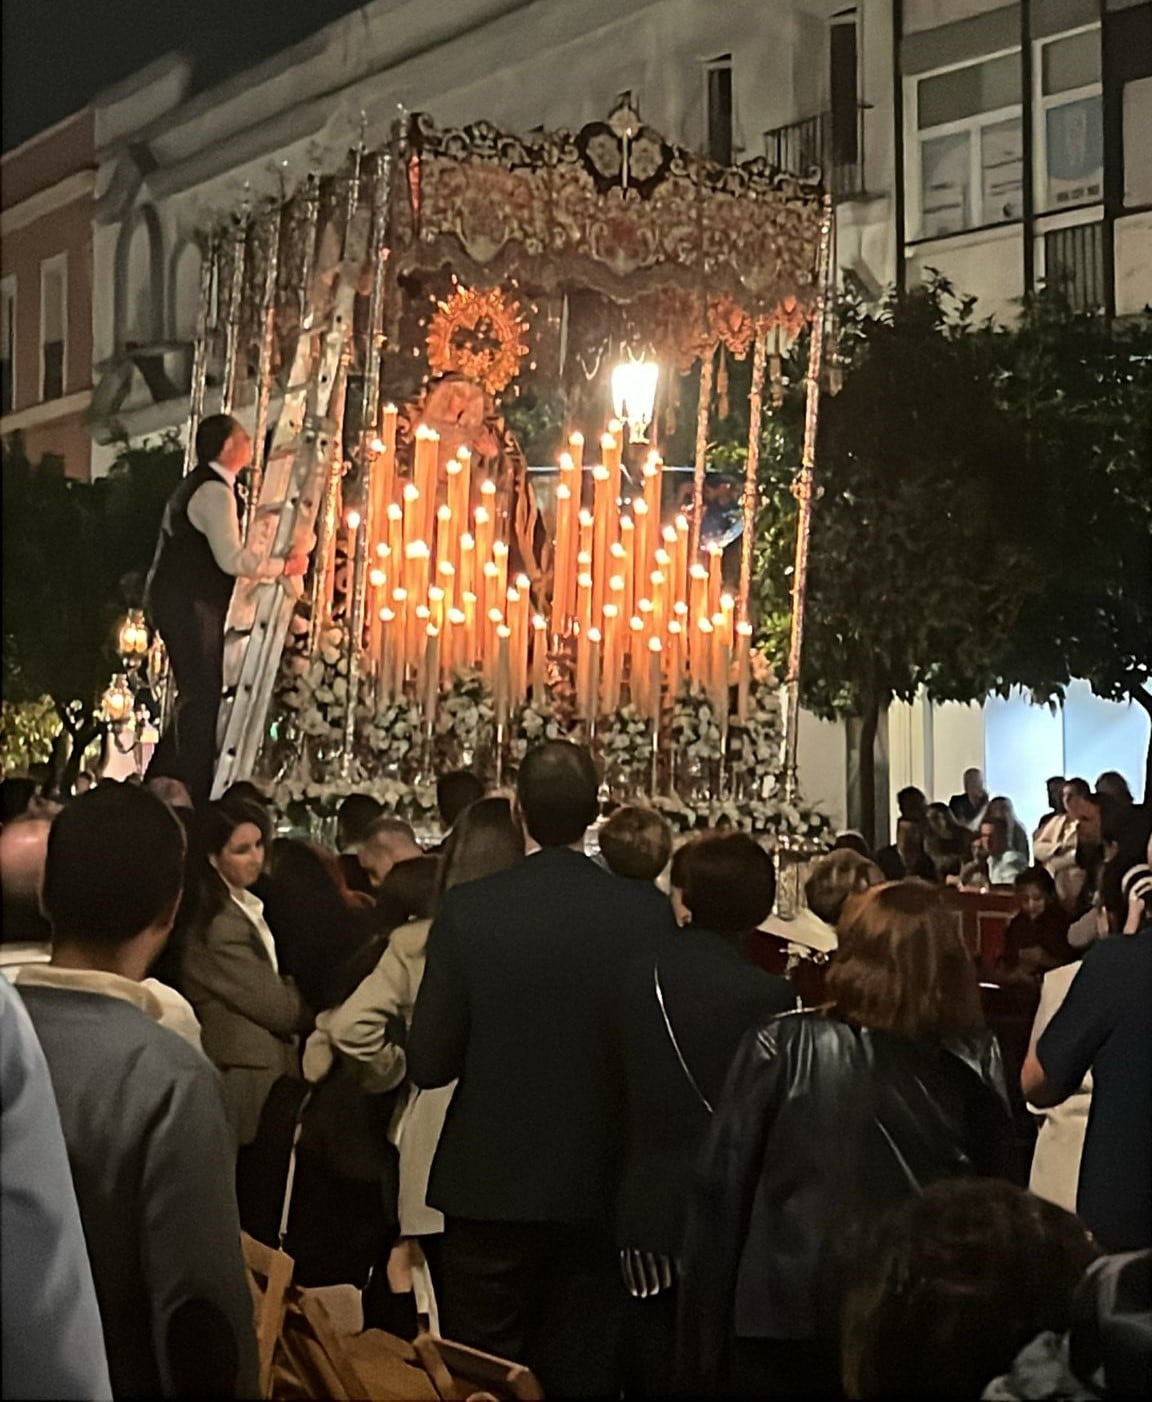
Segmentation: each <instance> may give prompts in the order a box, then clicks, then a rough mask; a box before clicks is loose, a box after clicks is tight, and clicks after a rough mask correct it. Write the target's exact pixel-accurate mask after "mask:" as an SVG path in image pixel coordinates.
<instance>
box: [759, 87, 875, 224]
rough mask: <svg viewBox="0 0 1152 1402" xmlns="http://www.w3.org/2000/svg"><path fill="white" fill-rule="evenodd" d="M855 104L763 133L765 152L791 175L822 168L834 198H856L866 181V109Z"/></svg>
mask: <svg viewBox="0 0 1152 1402" xmlns="http://www.w3.org/2000/svg"><path fill="white" fill-rule="evenodd" d="M866 106H867V104H865V103H858V104H857V106H856V107H855V108H847V109H844V110H841V109H839V108H837V109H835V110H833V111H830V112H821V113H819V114H818V115H817V116H815V117H806V118H805V119H804V121H802V122H792V123H790V124H789V125H788V126H786V127H774V128H773V129H772V130H771V131H766V132H765V133H764V155H765V156H766V157H767V158H768V160H769V161H771V162H772V164H773V165H774V166H777V167H778V168H779V169H780V170H786V171H788V172H790V173H791V174H792V175H809V174H811V173H812V171H813V170H818V171H820V173H821V175H822V176H823V178H824V184H825V186H826V187H827V189H828V191H829V193H830V194H831V195H832V198H833V199H834V200H848V199H856V198H859V197H860V196H861V195H863V194H865V193H866V187H865V184H864V112H865V110H866Z"/></svg>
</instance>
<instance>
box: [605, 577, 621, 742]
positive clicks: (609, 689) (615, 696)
mask: <svg viewBox="0 0 1152 1402" xmlns="http://www.w3.org/2000/svg"><path fill="white" fill-rule="evenodd" d="M621 660H622V659H621V639H620V606H619V604H617V603H608V604H605V605H604V685H603V688H602V692H603V697H604V703H603V709H604V713H605V714H606V715H607V714H610V713H611V712H612V711H614V710H616V708H617V707H618V706H619V705H620V666H621Z"/></svg>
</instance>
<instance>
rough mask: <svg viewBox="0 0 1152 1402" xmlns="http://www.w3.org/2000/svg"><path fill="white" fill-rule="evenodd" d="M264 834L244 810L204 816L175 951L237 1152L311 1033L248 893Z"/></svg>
mask: <svg viewBox="0 0 1152 1402" xmlns="http://www.w3.org/2000/svg"><path fill="white" fill-rule="evenodd" d="M265 824H266V819H265V816H264V814H263V812H262V811H261V810H260V809H259V808H255V807H252V806H251V805H248V804H237V805H236V806H235V807H232V806H230V805H228V804H224V803H212V804H209V805H208V806H207V808H206V809H205V812H204V818H203V823H202V838H203V864H202V866H201V870H200V886H201V891H200V901H199V906H198V909H197V912H196V923H195V925H194V926H193V927H192V929H191V930H189V932H188V941H187V944H186V947H185V950H184V988H185V991H186V993H187V995H188V997H189V999H190V1000H191V1002H192V1005H193V1007H194V1008H195V1009H196V1013H197V1016H198V1017H199V1018H200V1022H201V1025H202V1027H203V1029H204V1050H205V1052H207V1054H208V1056H209V1057H210V1058H211V1060H212V1061H213V1062H214V1063H215V1064H216V1066H217V1067H218V1068H219V1070H220V1075H221V1084H222V1088H223V1093H224V1107H225V1110H226V1111H227V1114H228V1121H229V1124H230V1125H231V1126H232V1131H233V1134H234V1135H235V1138H236V1143H237V1145H238V1146H239V1147H240V1148H243V1147H244V1146H246V1145H248V1144H251V1143H252V1141H253V1140H254V1139H255V1138H256V1130H257V1127H258V1125H259V1123H260V1113H261V1111H262V1109H263V1108H264V1102H265V1101H266V1100H267V1098H268V1093H269V1092H270V1091H271V1089H272V1087H273V1085H274V1084H275V1083H276V1081H277V1080H278V1079H279V1078H280V1077H281V1076H294V1077H298V1076H299V1074H300V1066H299V1056H298V1053H297V1046H296V1037H297V1034H298V1033H300V1032H303V1031H306V1030H307V1029H308V1028H309V1027H310V1026H311V1025H312V1014H311V1012H310V1011H309V1009H308V1007H307V1005H306V1004H305V1002H304V1000H303V998H302V997H301V996H300V993H299V991H298V990H297V988H296V985H295V984H294V983H293V982H292V981H291V980H289V979H286V978H284V977H283V976H282V975H281V973H280V964H279V956H278V954H277V951H276V942H275V940H274V938H273V936H272V932H271V930H270V929H269V928H268V922H267V921H266V920H265V918H264V907H263V904H262V902H261V901H260V900H259V898H258V897H256V896H254V895H253V894H252V892H251V889H250V888H251V887H252V885H253V884H254V883H255V881H256V879H257V878H258V877H259V876H260V874H261V872H262V871H263V869H264V843H265V835H266V831H267V829H266V826H265ZM242 1206H245V1204H242Z"/></svg>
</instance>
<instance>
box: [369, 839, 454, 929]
mask: <svg viewBox="0 0 1152 1402" xmlns="http://www.w3.org/2000/svg"><path fill="white" fill-rule="evenodd" d="M439 884H440V858H439V857H434V856H432V855H430V854H424V855H422V856H419V857H409V858H408V859H407V860H406V861H403V862H397V863H396V864H395V865H394V866H393V868H392V870H391V871H390V872H389V873H388V875H387V876H386V877H385V878H384V880H383V882H382V883H381V885H380V889H379V891H377V893H376V905H377V908H378V909H379V911H380V912H381V914H382V916H383V917H384V919H385V921H386V922H388V921H390V922H391V923H392V924H394V925H403V924H405V923H406V922H407V921H409V920H427V919H429V918H430V917H431V915H432V913H433V911H434V910H435V908H436V892H437V890H438V888H439Z"/></svg>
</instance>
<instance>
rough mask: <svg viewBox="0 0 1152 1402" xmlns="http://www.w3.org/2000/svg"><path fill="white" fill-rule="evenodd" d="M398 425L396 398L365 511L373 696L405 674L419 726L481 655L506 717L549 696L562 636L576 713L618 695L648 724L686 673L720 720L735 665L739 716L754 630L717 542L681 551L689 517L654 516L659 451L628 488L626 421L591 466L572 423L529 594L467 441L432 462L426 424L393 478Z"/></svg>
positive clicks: (592, 710)
mask: <svg viewBox="0 0 1152 1402" xmlns="http://www.w3.org/2000/svg"><path fill="white" fill-rule="evenodd" d="M396 426H397V413H396V409H395V408H394V407H393V406H391V405H386V406H385V407H384V409H383V411H382V415H381V424H380V433H379V436H378V438H377V439H376V441H375V443H374V445H373V447H374V450H375V451H374V461H373V467H372V478H371V484H370V492H369V496H368V501H367V504H366V507H365V510H366V512H367V520H366V521H365V523H364V524H365V525H366V527H367V538H368V541H369V542H370V550H371V553H370V558H369V575H368V581H367V582H368V587H369V596H368V597H369V610H368V618H369V633H368V645H369V653H370V659H371V668H372V671H373V674H374V676H375V678H376V690H377V701H378V704H383V703H384V702H386V701H387V700H389V699H393V698H395V697H397V696H399V695H401V694H404V693H405V692H406V691H407V690H408V689H409V687H410V686H411V685H412V684H413V683H414V684H415V687H416V695H417V697H418V699H419V701H420V703H421V705H422V707H423V709H424V715H425V717H426V719H427V720H428V721H429V722H430V721H431V718H432V717H433V716H434V715H435V713H436V709H437V706H438V704H439V698H440V694H441V692H442V690H443V688H444V686H445V685H446V684H447V683H448V682H449V681H450V679H451V677H452V675H453V673H454V672H455V671H457V670H462V669H465V668H469V667H472V666H474V665H476V664H479V665H480V667H481V668H482V670H483V673H484V676H485V679H486V681H487V682H488V684H489V686H490V687H491V690H492V693H493V698H494V705H495V710H496V720H497V722H498V723H501V722H506V721H507V719H508V716H509V714H510V713H511V711H512V710H513V709H514V708H515V707H517V706H518V705H520V704H522V703H524V702H525V701H527V700H528V698H529V696H531V698H532V699H533V701H534V702H535V703H537V704H543V703H544V702H545V701H546V699H547V690H548V658H549V653H550V651H552V650H553V649H554V648H556V647H557V645H558V644H559V643H561V642H562V641H563V640H565V639H570V640H571V644H574V648H575V678H574V681H575V690H576V704H577V709H578V711H579V713H580V714H581V715H582V716H584V717H585V719H586V720H588V721H589V722H591V723H595V721H596V719H597V718H598V717H599V716H601V715H605V714H608V713H610V712H612V711H614V710H616V709H617V708H618V707H619V706H620V705H621V703H622V702H623V701H625V700H628V701H630V702H631V703H632V704H633V705H634V706H635V707H636V708H637V709H638V710H639V711H640V712H641V713H642V714H644V715H645V716H648V717H649V718H650V719H652V721H653V722H654V723H655V724H657V725H658V724H659V720H660V713H661V709H662V707H663V706H664V704H665V703H666V699H667V696H668V695H669V694H672V693H675V692H676V691H678V690H680V689H681V688H682V687H683V686H684V685H685V684H686V683H687V684H690V685H691V686H693V687H694V688H696V689H698V690H702V691H703V692H704V693H705V694H707V695H708V696H709V697H710V698H711V699H712V700H713V702H714V705H715V707H716V710H717V712H718V715H719V716H720V717H721V718H722V720H723V719H725V718H726V717H727V713H728V702H729V686H730V684H731V681H732V679H733V673H735V681H736V687H737V714H738V717H739V719H741V720H743V719H745V718H746V715H747V710H748V704H749V692H750V680H751V667H750V664H751V656H750V650H751V635H752V629H751V626H750V625H749V623H748V622H747V620H746V619H743V618H738V617H737V610H736V604H735V600H734V599H733V597H732V595H731V594H730V593H728V592H727V590H726V589H725V587H724V581H723V575H722V555H723V552H722V549H721V548H720V547H718V546H713V547H711V548H710V549H709V550H707V551H706V552H704V556H703V558H702V559H699V560H690V558H689V554H690V543H689V542H690V533H689V522H688V520H687V518H686V517H685V516H683V515H677V516H676V517H675V519H674V521H673V522H672V523H671V524H667V525H666V524H664V523H663V519H662V498H663V475H664V465H663V463H662V461H661V460H660V458H659V456H658V455H656V454H654V453H653V454H650V455H649V457H648V459H647V461H646V462H645V463H644V464H643V467H642V469H641V473H640V482H639V487H638V490H633V491H632V492H631V494H630V497H629V498H628V499H626V498H625V495H624V468H623V430H622V427H621V425H620V424H619V423H618V422H617V421H615V420H613V421H612V422H611V423H610V424H609V425H608V429H607V431H606V432H605V433H604V434H603V435H602V437H601V439H600V461H599V462H598V463H596V464H594V465H593V466H592V467H591V471H590V472H587V471H586V469H585V466H584V446H585V445H584V439H583V437H582V435H581V434H579V433H573V434H571V435H570V437H569V439H568V448H567V450H566V451H565V452H564V453H563V454H562V455H561V458H560V466H559V477H558V481H557V485H556V512H555V522H554V530H553V534H552V552H553V581H554V582H553V593H552V598H551V601H550V602H547V601H543V600H540V599H537V600H536V601H535V602H534V601H533V598H532V590H531V582H530V580H529V579H528V577H527V576H526V575H524V574H519V573H518V574H515V575H513V576H512V577H509V555H510V550H509V542H508V539H507V534H506V532H507V525H506V522H505V521H504V520H503V519H502V516H503V514H504V513H505V512H506V510H507V505H506V503H500V502H498V500H497V497H498V491H497V485H496V483H495V482H494V481H493V480H492V479H491V478H489V477H482V478H479V480H473V471H472V458H471V454H470V453H469V451H468V449H467V448H461V449H459V450H458V451H457V452H456V453H455V454H454V455H452V456H450V457H448V458H447V461H444V462H442V461H441V453H442V449H441V443H440V439H439V435H438V434H437V433H436V432H435V431H434V430H432V429H430V428H428V427H427V426H425V425H420V426H419V427H418V428H417V430H416V433H415V440H414V452H413V462H412V471H411V474H410V476H408V477H407V478H402V477H401V476H400V474H399V473H398V471H397V462H396ZM588 476H590V477H591V479H592V491H591V498H592V499H591V504H590V507H586V506H585V505H584V496H585V490H584V484H585V481H586V478H587V477H588ZM347 524H348V526H349V528H350V529H351V530H357V529H359V527H360V525H361V518H360V515H359V514H358V513H355V512H353V513H349V516H348V519H347Z"/></svg>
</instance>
